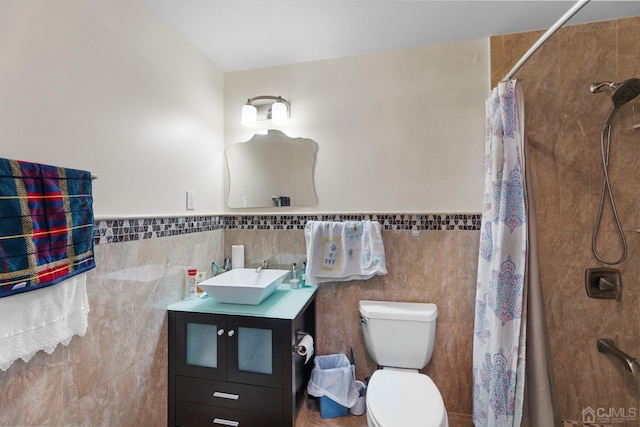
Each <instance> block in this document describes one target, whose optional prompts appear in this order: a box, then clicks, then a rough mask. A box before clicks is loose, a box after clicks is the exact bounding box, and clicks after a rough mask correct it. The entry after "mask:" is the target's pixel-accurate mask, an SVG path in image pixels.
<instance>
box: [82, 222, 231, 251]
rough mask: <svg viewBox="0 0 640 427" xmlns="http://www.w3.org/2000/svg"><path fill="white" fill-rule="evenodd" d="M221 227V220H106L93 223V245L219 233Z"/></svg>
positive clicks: (222, 225) (222, 226)
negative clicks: (209, 232)
mask: <svg viewBox="0 0 640 427" xmlns="http://www.w3.org/2000/svg"><path fill="white" fill-rule="evenodd" d="M224 224H225V218H224V217H223V216H198V217H175V218H173V217H172V218H135V219H113V220H109V219H107V220H100V221H97V222H96V224H95V229H94V234H93V236H94V237H93V242H94V244H96V245H101V244H105V243H119V242H130V241H135V240H143V239H152V238H155V237H168V236H176V235H180V234H189V233H200V232H203V231H212V230H222V229H224Z"/></svg>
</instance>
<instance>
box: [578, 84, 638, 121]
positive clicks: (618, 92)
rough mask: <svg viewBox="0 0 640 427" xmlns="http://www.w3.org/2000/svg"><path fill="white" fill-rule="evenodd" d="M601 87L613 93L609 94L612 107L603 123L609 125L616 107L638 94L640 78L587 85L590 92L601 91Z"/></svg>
mask: <svg viewBox="0 0 640 427" xmlns="http://www.w3.org/2000/svg"><path fill="white" fill-rule="evenodd" d="M603 89H610V90H613V93H612V94H611V101H613V108H612V109H611V111H610V112H609V115H608V116H607V120H606V121H605V123H604V125H605V126H609V125H611V123H612V122H613V118H614V117H615V115H616V114H617V113H618V109H620V107H622V106H623V105H624V104H626V103H627V102H629V101H632V100H633V99H634V98H636V97H637V96H638V95H640V79H637V78H632V79H628V80H625V81H623V82H622V83H613V82H597V83H591V86H590V87H589V90H590V91H591V93H598V92H602V91H603Z"/></svg>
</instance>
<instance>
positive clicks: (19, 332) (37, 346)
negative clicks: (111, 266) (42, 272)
mask: <svg viewBox="0 0 640 427" xmlns="http://www.w3.org/2000/svg"><path fill="white" fill-rule="evenodd" d="M86 283H87V278H86V273H82V274H78V275H76V276H73V277H70V278H69V279H66V280H63V281H62V282H60V283H58V284H55V285H51V286H47V287H45V288H40V289H36V290H34V291H31V292H23V293H20V294H16V295H11V296H8V297H4V298H0V325H2V327H1V328H0V370H2V371H6V370H7V369H9V367H11V365H12V364H13V362H14V361H15V360H16V359H22V360H24V361H25V362H28V361H29V360H30V359H31V358H32V357H33V356H34V355H35V354H36V353H37V352H38V351H40V350H44V351H45V352H46V353H47V354H51V353H53V351H54V350H55V349H56V347H57V346H58V344H63V345H69V343H70V342H71V338H73V336H74V335H80V336H84V334H85V333H86V332H87V326H88V321H87V316H88V313H89V300H88V298H87V287H86Z"/></svg>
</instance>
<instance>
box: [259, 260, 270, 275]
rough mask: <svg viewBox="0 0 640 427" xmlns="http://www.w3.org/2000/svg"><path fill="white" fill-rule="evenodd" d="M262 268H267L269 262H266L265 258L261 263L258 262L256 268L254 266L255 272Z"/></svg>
mask: <svg viewBox="0 0 640 427" xmlns="http://www.w3.org/2000/svg"><path fill="white" fill-rule="evenodd" d="M264 268H269V263H268V262H267V260H266V259H263V260H262V264H260V265H259V266H258V268H256V273H260V270H262V269H264Z"/></svg>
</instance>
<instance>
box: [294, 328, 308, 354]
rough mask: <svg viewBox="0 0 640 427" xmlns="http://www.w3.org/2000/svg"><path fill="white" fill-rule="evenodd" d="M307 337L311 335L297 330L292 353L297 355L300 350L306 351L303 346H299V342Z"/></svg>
mask: <svg viewBox="0 0 640 427" xmlns="http://www.w3.org/2000/svg"><path fill="white" fill-rule="evenodd" d="M307 335H311V334H309V333H308V332H305V331H303V330H301V329H298V330H297V331H296V343H295V344H294V345H293V351H294V353H298V352H299V351H301V350H306V349H305V348H304V346H300V341H302V338H304V337H306V336H307Z"/></svg>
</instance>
